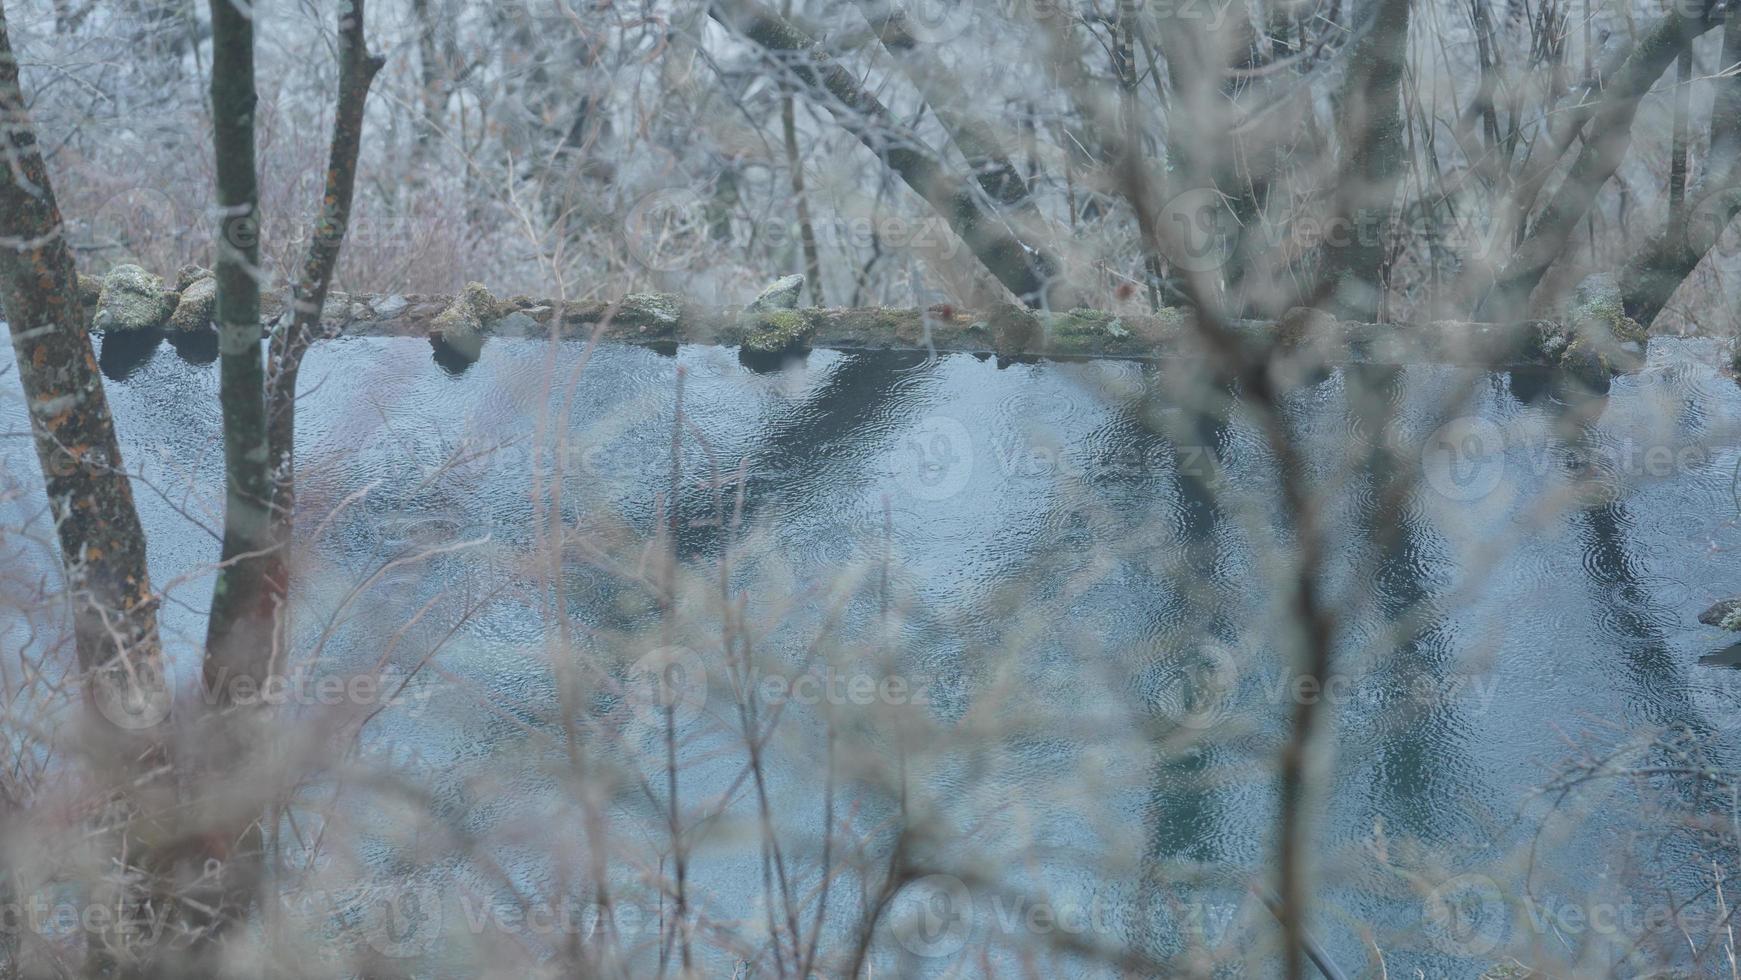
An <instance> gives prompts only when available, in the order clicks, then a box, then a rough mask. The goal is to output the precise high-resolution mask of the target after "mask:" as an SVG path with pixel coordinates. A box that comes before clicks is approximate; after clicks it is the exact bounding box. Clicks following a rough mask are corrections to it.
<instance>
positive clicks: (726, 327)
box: [87, 287, 1643, 372]
mask: <svg viewBox="0 0 1741 980" xmlns="http://www.w3.org/2000/svg"><path fill="white" fill-rule="evenodd" d="M480 288H481V287H480ZM474 292H475V290H474ZM462 300H463V301H464V303H465V305H467V306H468V309H469V310H470V311H472V312H474V315H476V316H477V318H478V323H479V327H478V330H477V337H476V339H477V341H478V343H479V344H481V343H482V342H483V341H485V340H487V339H488V338H491V337H523V338H524V337H546V336H549V335H550V334H551V332H552V330H553V329H554V333H555V335H556V336H558V337H560V338H566V339H580V340H584V339H588V338H591V337H594V336H597V337H598V338H599V339H600V340H604V341H610V342H615V343H627V344H643V345H656V346H669V345H672V344H720V345H725V346H739V347H744V348H745V349H746V350H748V351H751V352H753V353H755V354H758V355H778V354H782V353H791V352H794V351H798V350H802V349H806V348H829V349H836V350H937V351H964V352H971V353H981V354H996V355H998V356H1000V357H1008V358H1022V357H1053V358H1086V357H1097V358H1123V359H1136V360H1160V359H1163V358H1178V357H1195V356H1204V355H1205V354H1206V353H1207V351H1206V348H1205V347H1204V345H1203V343H1202V340H1201V335H1200V333H1199V331H1198V330H1197V328H1196V326H1195V324H1194V323H1193V322H1192V313H1191V312H1190V311H1188V310H1181V309H1165V310H1162V311H1161V312H1160V313H1159V314H1136V315H1132V314H1124V313H1118V314H1115V313H1110V312H1107V311H1103V310H1092V309H1075V310H1070V311H1068V312H1063V313H1035V312H1033V311H1030V310H1027V309H1024V308H1022V307H1019V306H1015V305H1013V304H1012V305H1005V306H1000V307H996V308H993V309H989V310H981V311H972V310H958V309H954V308H950V307H945V306H935V307H932V308H930V309H925V310H919V309H912V308H895V307H861V308H852V309H832V308H821V307H810V308H805V309H797V310H790V311H785V310H782V311H779V316H777V317H773V318H770V316H769V315H768V314H766V313H756V312H745V311H736V310H717V309H705V308H701V307H696V306H693V305H689V304H686V303H684V302H683V301H682V300H681V299H680V298H678V297H676V296H672V295H669V294H664V293H637V294H631V295H629V296H625V297H623V298H622V299H620V300H615V301H610V302H603V301H587V302H578V303H566V304H561V303H558V302H556V301H554V300H540V299H531V298H527V297H514V298H512V299H508V300H492V302H493V307H487V308H483V307H480V303H481V302H482V301H481V299H480V297H479V296H476V295H470V294H468V295H466V296H462V297H454V296H438V295H420V294H409V295H362V294H351V295H346V294H334V295H333V296H332V297H331V298H330V300H329V301H328V303H327V304H326V315H325V318H324V320H323V326H324V327H325V328H326V329H325V334H326V336H327V337H336V336H341V335H342V336H358V337H388V336H398V337H431V338H437V339H439V338H441V337H442V334H443V327H444V325H445V324H447V323H448V322H449V321H451V320H452V314H451V311H452V310H453V309H454V308H455V306H456V303H459V302H460V301H462ZM261 305H262V310H261V313H262V320H263V322H264V323H265V324H266V325H267V326H266V328H265V329H268V330H269V329H270V325H271V324H273V323H275V322H277V321H278V320H279V319H280V316H281V314H282V313H283V312H284V302H283V300H282V298H275V297H270V296H265V297H262V298H261ZM559 309H560V312H559ZM89 312H90V311H89V310H87V314H89ZM444 314H446V315H447V316H446V317H445V318H444ZM1229 326H1230V327H1231V329H1232V330H1233V331H1234V332H1235V333H1236V334H1237V335H1238V336H1239V337H1240V338H1242V339H1243V340H1244V341H1245V342H1246V343H1247V344H1248V346H1249V348H1250V350H1251V351H1252V353H1253V354H1254V355H1258V354H1262V353H1265V352H1270V353H1275V352H1280V353H1283V354H1286V355H1289V356H1293V357H1296V358H1297V359H1299V360H1302V361H1316V362H1320V363H1324V364H1336V363H1346V362H1368V363H1386V364H1462V365H1471V366H1485V367H1493V368H1505V367H1525V366H1539V367H1553V366H1559V365H1561V363H1562V361H1563V359H1564V358H1565V356H1566V354H1567V351H1568V350H1588V349H1591V348H1592V347H1593V348H1595V349H1596V350H1598V351H1600V353H1601V360H1602V363H1603V364H1604V365H1605V366H1607V367H1609V368H1610V369H1612V370H1613V371H1615V372H1623V371H1627V370H1632V369H1635V368H1636V367H1637V366H1639V365H1640V364H1642V359H1643V343H1641V342H1639V340H1637V339H1634V338H1630V337H1626V338H1615V337H1599V338H1583V337H1581V336H1580V335H1579V334H1580V331H1582V330H1585V329H1588V327H1587V326H1583V327H1581V326H1574V325H1568V324H1565V323H1562V322H1560V321H1555V320H1524V321H1517V322H1511V323H1480V322H1471V321H1461V320H1436V321H1426V322H1418V323H1359V322H1355V321H1349V320H1336V319H1334V318H1332V317H1330V316H1327V315H1325V314H1322V313H1317V312H1312V311H1307V310H1304V309H1297V310H1293V311H1290V312H1289V314H1288V315H1287V316H1285V317H1283V318H1282V319H1280V320H1235V321H1233V322H1232V323H1230V324H1229ZM1586 340H1587V342H1584V341H1586ZM467 346H468V347H469V346H470V345H467ZM466 353H467V354H468V357H475V356H476V353H475V350H471V351H468V352H466Z"/></svg>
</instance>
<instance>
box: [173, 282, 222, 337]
mask: <svg viewBox="0 0 1741 980" xmlns="http://www.w3.org/2000/svg"><path fill="white" fill-rule="evenodd" d="M217 312H218V281H217V280H216V279H214V278H212V277H211V276H206V277H205V278H204V279H195V280H194V281H193V282H191V283H189V284H188V285H187V286H186V287H184V288H183V289H182V291H181V298H180V300H179V301H178V302H177V303H176V304H175V312H174V313H171V314H170V315H169V325H170V326H171V327H173V328H175V329H176V330H178V331H192V330H204V329H205V328H206V327H208V326H210V325H211V322H212V320H213V319H214V318H215V317H216V315H217Z"/></svg>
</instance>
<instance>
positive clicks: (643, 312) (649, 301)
mask: <svg viewBox="0 0 1741 980" xmlns="http://www.w3.org/2000/svg"><path fill="white" fill-rule="evenodd" d="M793 278H796V279H797V280H798V284H799V285H800V286H801V285H803V284H804V277H803V276H795V277H793ZM782 281H783V280H782ZM775 285H776V286H777V285H779V283H775ZM769 288H770V289H772V288H773V287H772V286H770V287H769ZM762 295H763V296H766V295H767V292H766V291H765V290H764V291H763V293H762ZM797 295H798V294H797V293H796V292H794V293H793V294H792V298H793V302H792V303H791V304H789V305H788V306H785V307H769V309H776V308H778V309H792V308H794V307H796V306H797ZM756 302H757V303H759V302H761V300H760V299H759V298H758V299H757V300H756ZM750 309H751V310H752V311H754V310H756V305H755V303H751V304H750ZM613 319H615V320H616V322H618V323H620V324H623V325H624V326H631V327H642V328H644V329H645V328H652V329H654V330H659V331H671V330H675V329H676V328H677V325H678V324H679V323H681V322H682V321H683V301H682V300H681V299H678V298H677V297H676V296H673V295H671V294H670V293H630V294H629V295H627V296H624V297H623V299H622V302H620V303H618V304H617V309H616V314H615V316H614V317H613Z"/></svg>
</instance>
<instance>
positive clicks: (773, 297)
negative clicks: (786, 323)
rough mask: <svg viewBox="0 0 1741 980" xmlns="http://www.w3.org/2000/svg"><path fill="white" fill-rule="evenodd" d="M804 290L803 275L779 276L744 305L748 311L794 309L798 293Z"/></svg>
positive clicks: (796, 305)
mask: <svg viewBox="0 0 1741 980" xmlns="http://www.w3.org/2000/svg"><path fill="white" fill-rule="evenodd" d="M803 291H804V277H803V276H781V277H780V278H778V279H776V280H774V283H773V285H771V286H769V287H768V288H767V289H764V290H762V292H761V295H759V296H757V297H756V298H755V301H754V302H752V303H751V304H750V305H749V306H746V307H744V309H745V310H747V311H748V312H750V313H762V312H766V311H768V310H795V309H797V308H798V294H799V293H801V292H803Z"/></svg>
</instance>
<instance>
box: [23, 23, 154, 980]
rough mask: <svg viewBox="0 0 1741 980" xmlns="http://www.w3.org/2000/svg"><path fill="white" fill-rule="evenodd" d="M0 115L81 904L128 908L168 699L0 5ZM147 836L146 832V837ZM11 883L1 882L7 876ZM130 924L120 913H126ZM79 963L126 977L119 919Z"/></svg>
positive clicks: (106, 418)
mask: <svg viewBox="0 0 1741 980" xmlns="http://www.w3.org/2000/svg"><path fill="white" fill-rule="evenodd" d="M0 122H3V124H4V126H5V132H4V136H3V138H4V140H5V147H6V158H7V161H8V163H9V165H8V166H6V167H5V168H4V173H3V175H0V303H3V304H4V306H5V313H6V320H7V325H8V327H9V330H10V333H11V336H12V349H13V353H14V364H15V369H16V370H17V372H18V380H19V382H20V384H21V386H22V387H23V389H24V397H25V403H26V404H27V405H28V407H29V415H30V430H31V436H32V442H33V443H34V445H35V447H36V455H37V460H38V463H39V464H40V466H41V468H42V475H43V481H44V483H45V484H46V490H47V493H48V502H49V510H50V513H51V514H52V516H53V518H54V524H55V533H56V536H57V537H58V539H59V543H60V552H61V567H62V569H63V570H64V574H65V576H66V588H67V595H68V597H69V599H70V601H71V606H72V616H73V642H74V648H75V651H76V654H77V658H78V667H79V671H80V673H81V674H82V675H83V676H84V680H85V688H84V690H85V695H86V700H87V704H88V705H90V706H91V707H92V708H93V709H94V710H93V711H91V712H90V714H89V717H88V721H89V722H90V728H89V737H88V738H87V740H86V742H85V743H84V746H83V747H84V749H85V750H86V752H87V753H88V757H87V761H88V762H89V764H90V765H91V766H92V767H93V768H94V769H95V770H96V779H97V782H98V785H102V786H110V787H116V788H117V798H116V800H115V802H116V803H117V804H118V806H119V809H118V810H117V811H115V812H111V813H108V814H106V816H105V818H104V820H103V821H102V823H103V824H106V826H100V827H99V828H98V830H97V831H96V833H95V835H94V836H95V838H96V839H97V840H99V841H101V844H100V846H101V847H103V848H104V850H103V851H101V852H100V853H101V854H102V855H103V860H104V862H105V864H118V866H117V867H114V868H113V869H111V868H105V869H104V871H103V872H102V874H103V882H102V883H101V884H100V885H99V886H98V887H99V892H100V894H99V895H95V896H93V903H94V904H101V905H103V906H105V907H108V908H116V909H119V910H120V911H121V913H122V914H123V915H124V916H128V917H132V916H136V915H138V914H139V911H138V910H139V909H140V908H141V901H140V894H139V889H138V886H139V884H140V883H138V882H136V881H133V880H132V879H134V878H135V877H136V874H137V872H138V871H140V870H143V871H144V872H145V874H146V875H147V876H148V880H147V881H146V882H144V885H145V887H147V888H150V887H154V885H155V882H154V881H151V880H149V876H150V875H151V874H152V869H153V868H154V867H155V866H156V860H155V857H154V854H155V852H154V850H153V848H152V847H151V846H148V845H146V844H145V843H143V842H142V841H141V840H140V839H138V835H137V833H136V832H137V830H138V827H139V825H140V823H141V822H148V821H150V820H151V819H152V818H153V815H154V814H156V813H158V812H162V811H164V810H168V809H171V808H169V807H165V806H162V805H161V804H162V803H163V801H162V799H161V797H162V796H163V795H164V793H165V792H171V793H172V792H173V784H172V783H171V782H170V781H167V780H163V779H161V778H157V776H156V774H157V773H159V772H161V770H162V767H163V764H164V760H165V759H166V758H167V751H166V748H165V746H164V744H163V742H162V741H161V739H160V738H159V737H158V733H159V732H161V731H162V728H161V727H160V726H161V725H162V722H163V721H164V720H165V719H167V717H168V714H169V706H170V697H169V690H168V687H167V685H166V683H165V679H164V671H163V651H162V647H161V645H160V642H159V638H158V633H157V600H156V597H155V596H154V595H153V593H152V591H151V581H150V577H149V575H148V574H147V568H146V560H145V559H146V551H145V532H144V529H143V528H142V527H141V526H140V523H139V515H138V513H137V511H136V510H135V509H134V506H133V489H132V486H131V484H130V483H129V482H128V478H127V475H126V472H125V469H124V467H123V466H122V460H121V450H120V445H119V443H118V442H117V441H116V438H115V427H114V424H113V421H112V419H111V417H110V415H109V403H108V399H107V397H106V396H105V394H104V391H103V380H102V378H101V376H100V375H99V374H98V371H97V363H96V359H95V358H94V357H93V356H92V354H91V339H90V336H89V334H88V333H87V332H86V330H85V322H84V314H83V311H82V309H81V307H80V303H79V294H78V275H77V271H76V270H75V268H74V266H73V258H72V253H71V252H70V251H69V250H68V248H67V243H66V237H65V234H64V228H63V225H62V222H61V214H60V208H59V206H58V205H57V204H56V203H55V197H54V190H53V188H52V187H51V186H50V185H49V179H48V168H47V166H46V165H45V164H44V163H43V159H42V152H41V149H40V147H39V146H38V144H37V141H36V134H35V132H34V130H33V128H32V126H31V123H30V116H29V113H28V111H27V110H26V107H25V100H24V95H23V91H22V89H21V87H20V85H19V76H18V62H17V60H16V59H15V57H14V55H13V53H12V42H11V38H10V34H9V31H8V29H7V23H6V15H5V11H4V10H3V9H0ZM147 836H148V837H150V838H156V837H158V835H157V834H149V835H147ZM10 884H11V883H10V881H8V882H6V883H5V885H6V886H8V887H9V886H10ZM133 921H137V920H136V919H133V918H129V919H128V922H133ZM89 940H90V946H89V949H88V954H89V961H88V962H87V969H88V970H90V971H91V972H95V973H103V974H119V975H132V973H133V971H134V970H135V969H136V966H137V964H136V962H135V960H134V955H135V954H136V953H138V952H140V951H139V950H137V949H130V948H129V947H130V946H131V945H132V944H131V943H130V942H129V936H128V935H127V933H126V931H125V928H124V927H123V928H120V929H117V930H115V931H112V932H111V931H109V930H107V929H102V928H93V929H92V930H91V933H90V936H89Z"/></svg>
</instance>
